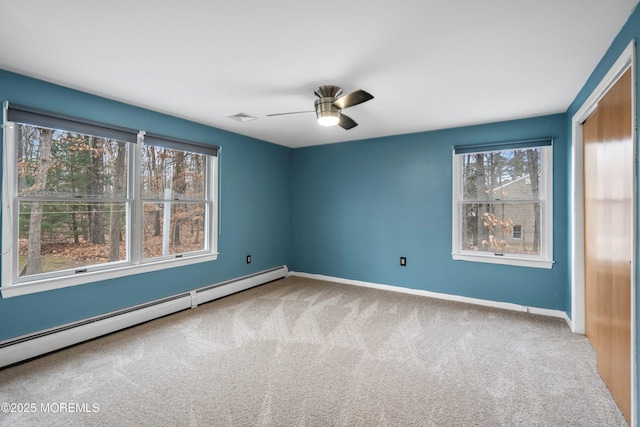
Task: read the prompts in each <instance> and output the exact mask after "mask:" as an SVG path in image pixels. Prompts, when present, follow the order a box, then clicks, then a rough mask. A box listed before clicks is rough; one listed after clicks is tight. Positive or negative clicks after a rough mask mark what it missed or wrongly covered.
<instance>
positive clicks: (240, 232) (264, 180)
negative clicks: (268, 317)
mask: <svg viewBox="0 0 640 427" xmlns="http://www.w3.org/2000/svg"><path fill="white" fill-rule="evenodd" d="M0 100H3V101H4V100H8V101H9V102H15V103H18V104H24V105H29V106H32V107H39V108H43V109H48V110H52V111H56V112H60V113H65V114H70V115H75V116H78V117H84V118H87V119H94V120H98V121H101V122H106V123H112V124H118V125H121V126H126V127H131V128H134V129H141V130H146V131H149V132H154V133H158V134H162V135H167V136H173V137H178V138H182V139H187V140H193V141H199V142H205V143H211V144H216V145H219V146H221V147H222V152H221V156H220V164H221V167H222V178H221V187H220V192H221V209H222V212H221V217H220V220H221V235H220V240H219V244H218V249H219V252H220V255H219V257H218V260H217V261H214V262H207V263H202V264H196V265H191V266H186V267H181V268H176V269H169V270H163V271H160V272H154V273H148V274H140V275H136V276H131V277H126V278H120V279H113V280H108V281H104V282H98V283H92V284H86V285H79V286H73V287H69V288H65V289H59V290H53V291H48V292H42V293H37V294H32V295H26V296H19V297H13V298H8V299H0V341H1V340H4V339H8V338H12V337H16V336H20V335H23V334H26V333H30V332H34V331H38V330H41V329H46V328H51V327H55V326H58V325H61V324H65V323H68V322H72V321H76V320H80V319H84V318H87V317H91V316H96V315H100V314H103V313H106V312H109V311H112V310H117V309H120V308H124V307H128V306H131V305H135V304H140V303H143V302H147V301H151V300H154V299H158V298H162V297H164V296H168V295H173V294H176V293H180V292H183V291H186V290H191V289H195V288H198V287H202V286H205V285H209V284H212V283H217V282H220V281H224V280H227V279H231V278H235V277H240V276H244V275H247V274H251V273H254V272H257V271H261V270H265V269H269V268H272V267H277V266H280V265H285V264H287V263H288V260H289V255H290V241H291V239H290V229H291V227H290V224H291V218H290V214H291V205H290V201H291V176H290V170H291V169H290V165H291V153H292V150H291V149H289V148H285V147H282V146H278V145H274V144H270V143H267V142H264V141H259V140H255V139H252V138H248V137H244V136H240V135H237V134H233V133H230V132H225V131H222V130H219V129H214V128H212V127H209V126H204V125H201V124H197V123H193V122H189V121H186V120H181V119H177V118H175V117H171V116H167V115H163V114H159V113H155V112H152V111H149V110H144V109H141V108H136V107H132V106H129V105H125V104H122V103H118V102H114V101H110V100H107V99H104V98H100V97H97V96H92V95H88V94H86V93H82V92H78V91H74V90H71V89H67V88H63V87H60V86H56V85H52V84H49V83H45V82H42V81H39V80H34V79H31V78H27V77H24V76H20V75H17V74H13V73H9V72H6V71H2V70H0ZM248 254H251V255H252V263H251V264H246V261H245V255H248Z"/></svg>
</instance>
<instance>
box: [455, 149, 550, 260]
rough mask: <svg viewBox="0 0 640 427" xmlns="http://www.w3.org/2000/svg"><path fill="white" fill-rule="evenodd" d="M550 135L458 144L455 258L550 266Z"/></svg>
mask: <svg viewBox="0 0 640 427" xmlns="http://www.w3.org/2000/svg"><path fill="white" fill-rule="evenodd" d="M552 185H553V182H552V146H551V139H544V140H536V141H524V142H514V143H509V144H491V145H484V146H464V147H455V148H454V155H453V236H452V239H453V242H452V256H453V259H456V260H466V261H477V262H489V263H497V264H511V265H520V266H527V267H540V268H551V267H552V264H553V255H552V254H553V252H552V243H553V224H552V221H553V215H552Z"/></svg>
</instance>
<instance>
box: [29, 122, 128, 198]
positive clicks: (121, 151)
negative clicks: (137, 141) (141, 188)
mask: <svg viewBox="0 0 640 427" xmlns="http://www.w3.org/2000/svg"><path fill="white" fill-rule="evenodd" d="M17 141H18V145H17V153H18V159H17V160H18V168H17V169H18V197H49V198H52V197H74V198H91V197H106V198H111V197H118V198H125V197H126V190H127V186H126V182H127V181H126V180H127V143H126V142H122V141H116V140H112V139H105V138H99V137H96V136H90V135H83V134H79V133H71V132H67V131H60V130H55V129H47V128H41V127H35V126H29V125H24V124H18V125H17Z"/></svg>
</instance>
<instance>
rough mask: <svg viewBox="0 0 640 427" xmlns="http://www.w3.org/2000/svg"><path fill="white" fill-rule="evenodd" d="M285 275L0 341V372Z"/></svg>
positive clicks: (264, 275) (259, 276) (252, 278)
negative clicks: (0, 369) (29, 360)
mask: <svg viewBox="0 0 640 427" xmlns="http://www.w3.org/2000/svg"><path fill="white" fill-rule="evenodd" d="M286 275H287V267H286V266H282V267H278V268H274V269H271V270H265V271H262V272H259V273H255V274H251V275H248V276H244V277H239V278H236V279H233V280H228V281H225V282H221V283H216V284H213V285H210V286H206V287H203V288H199V289H196V290H193V291H190V292H185V293H181V294H178V295H173V296H170V297H167V298H162V299H159V300H156V301H151V302H148V303H145V304H140V305H136V306H133V307H129V308H126V309H123V310H118V311H114V312H111V313H107V314H104V315H101V316H96V317H92V318H90V319H86V320H82V321H79V322H74V323H69V324H66V325H63V326H60V327H57V328H52V329H47V330H45V331H41V332H37V333H34V334H29V335H24V336H21V337H18V338H12V339H10V340H6V341H2V342H0V368H2V367H5V366H9V365H13V364H15V363H18V362H22V361H24V360H28V359H31V358H34V357H37V356H41V355H43V354H46V353H50V352H52V351H55V350H60V349H61V348H64V347H68V346H71V345H74V344H78V343H80V342H83V341H87V340H90V339H93V338H97V337H100V336H102V335H106V334H109V333H111V332H115V331H119V330H121V329H125V328H128V327H130V326H134V325H137V324H140V323H144V322H147V321H149V320H153V319H157V318H158V317H162V316H166V315H168V314H172V313H176V312H178V311H182V310H186V309H188V308H195V307H197V306H198V305H200V304H204V303H205V302H208V301H212V300H215V299H218V298H222V297H224V296H227V295H231V294H234V293H236V292H240V291H243V290H246V289H249V288H253V287H255V286H259V285H262V284H265V283H268V282H271V281H273V280H277V279H280V278H283V277H285V276H286Z"/></svg>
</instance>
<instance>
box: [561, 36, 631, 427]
mask: <svg viewBox="0 0 640 427" xmlns="http://www.w3.org/2000/svg"><path fill="white" fill-rule="evenodd" d="M635 63H636V61H635V41H634V40H632V41H631V42H630V43H629V45H628V46H627V47H626V49H625V50H624V51H623V52H622V54H621V55H620V57H619V58H618V60H617V61H616V62H615V64H614V65H613V66H612V67H611V69H610V70H609V72H608V73H607V74H606V75H605V76H604V78H603V79H602V81H601V82H600V84H598V86H597V87H596V89H595V90H594V91H593V92H592V93H591V95H590V96H589V97H588V98H587V100H586V101H585V102H584V104H582V106H581V107H580V109H579V110H578V111H577V112H576V113H575V114H574V116H573V117H572V119H571V139H572V140H571V169H572V171H573V173H572V177H571V195H572V197H571V218H572V219H573V222H572V229H571V254H572V257H571V324H572V330H573V332H575V333H579V334H584V333H585V301H584V179H583V161H584V149H583V148H584V147H583V133H582V125H583V123H584V122H585V121H586V120H587V119H588V118H589V116H590V115H591V114H592V113H593V112H594V111H595V110H596V108H597V107H598V102H599V101H600V100H601V99H602V97H603V96H604V95H605V94H606V93H607V91H608V90H609V89H610V88H611V87H612V86H613V85H614V84H615V83H616V82H617V81H618V79H619V78H620V76H622V75H623V74H624V72H625V71H627V70H628V69H629V68H631V70H632V72H631V81H632V83H631V87H632V95H631V115H632V133H631V137H632V140H633V141H634V158H637V134H636V89H635V88H636V82H635ZM634 165H635V162H634ZM635 168H636V166H634V177H636V176H637V171H636V169H635ZM636 181H637V178H636V179H634V187H633V201H632V206H633V226H632V227H633V228H632V230H633V234H632V235H633V236H636V229H637V228H636V227H637V224H636V218H637V211H636V191H637V187H636ZM636 257H637V248H636V241H635V239H633V253H632V258H631V425H632V426H635V425H637V420H638V418H637V409H638V408H637V363H636V346H637V339H636V337H637V330H636V285H635V284H636Z"/></svg>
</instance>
